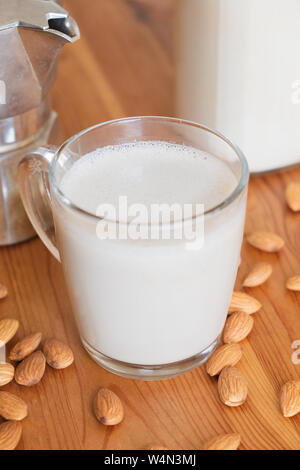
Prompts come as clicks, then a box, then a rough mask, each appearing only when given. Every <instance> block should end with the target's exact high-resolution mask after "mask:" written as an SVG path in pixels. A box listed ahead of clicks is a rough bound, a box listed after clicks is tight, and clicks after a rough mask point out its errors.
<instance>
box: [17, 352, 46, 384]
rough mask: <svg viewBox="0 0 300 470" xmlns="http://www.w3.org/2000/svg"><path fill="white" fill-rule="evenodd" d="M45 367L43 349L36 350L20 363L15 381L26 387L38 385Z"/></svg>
mask: <svg viewBox="0 0 300 470" xmlns="http://www.w3.org/2000/svg"><path fill="white" fill-rule="evenodd" d="M45 367H46V359H45V356H44V354H43V353H42V352H41V351H36V352H34V353H32V354H30V356H28V357H26V359H24V360H23V361H22V362H20V363H19V364H18V366H17V368H16V371H15V381H16V382H17V383H18V384H19V385H25V386H26V387H31V386H32V385H36V384H37V383H38V382H39V381H40V380H41V379H42V377H43V375H44V372H45Z"/></svg>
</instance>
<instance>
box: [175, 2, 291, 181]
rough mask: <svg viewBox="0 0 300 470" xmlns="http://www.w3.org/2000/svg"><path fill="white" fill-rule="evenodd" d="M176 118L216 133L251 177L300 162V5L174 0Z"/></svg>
mask: <svg viewBox="0 0 300 470" xmlns="http://www.w3.org/2000/svg"><path fill="white" fill-rule="evenodd" d="M177 20H178V21H177V86H176V102H177V105H176V106H177V116H178V117H182V118H184V119H190V120H193V121H196V122H201V123H203V124H206V125H208V126H209V127H212V128H215V129H218V130H219V131H220V132H223V133H224V134H225V135H226V136H228V137H229V138H230V139H232V140H233V141H234V142H236V143H237V144H238V145H239V146H240V148H241V149H242V150H243V152H244V153H245V155H246V157H247V160H248V163H249V167H250V171H251V172H255V173H256V172H264V171H270V170H274V169H279V168H284V167H287V166H290V165H294V164H297V163H299V162H300V132H299V126H300V59H299V53H300V1H299V0H178V11H177Z"/></svg>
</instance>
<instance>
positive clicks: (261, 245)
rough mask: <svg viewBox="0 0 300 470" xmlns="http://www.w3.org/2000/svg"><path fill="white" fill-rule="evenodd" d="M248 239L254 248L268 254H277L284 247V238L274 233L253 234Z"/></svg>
mask: <svg viewBox="0 0 300 470" xmlns="http://www.w3.org/2000/svg"><path fill="white" fill-rule="evenodd" d="M246 238H247V242H248V243H249V244H250V245H252V246H254V248H258V249H259V250H261V251H266V252H268V253H275V252H277V251H279V250H281V248H282V247H283V246H284V241H283V240H282V238H281V237H280V236H279V235H276V233H272V232H252V233H250V234H249V235H247V237H246Z"/></svg>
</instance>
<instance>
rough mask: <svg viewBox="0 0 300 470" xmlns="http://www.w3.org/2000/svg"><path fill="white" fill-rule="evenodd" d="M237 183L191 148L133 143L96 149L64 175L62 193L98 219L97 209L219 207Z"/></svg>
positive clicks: (208, 157)
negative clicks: (121, 205)
mask: <svg viewBox="0 0 300 470" xmlns="http://www.w3.org/2000/svg"><path fill="white" fill-rule="evenodd" d="M236 184H237V180H236V178H235V176H234V174H233V173H232V171H231V170H230V168H229V167H228V166H227V165H226V164H225V163H224V162H222V161H221V160H219V159H217V158H216V157H213V156H212V155H210V154H208V153H206V152H202V151H200V150H197V149H195V148H193V147H187V146H181V145H177V144H170V143H165V142H154V141H153V142H134V143H128V144H123V145H115V146H107V147H103V148H99V149H98V150H95V151H94V152H91V153H89V154H87V155H85V156H83V157H82V158H81V159H80V160H78V161H77V162H76V163H75V164H74V165H73V167H72V168H71V169H70V170H69V171H68V172H67V173H66V175H65V176H64V177H63V179H62V182H61V190H62V192H63V193H64V194H65V196H67V198H68V199H69V200H71V201H72V202H73V203H74V204H75V205H77V206H78V207H80V208H81V209H84V210H86V211H88V212H90V213H93V214H96V211H97V208H98V206H99V205H100V204H106V203H109V204H113V205H115V206H117V205H118V199H119V196H127V198H128V204H134V203H143V204H145V205H146V206H149V205H150V204H151V203H159V204H161V203H166V204H173V203H178V204H181V205H183V204H187V203H190V204H197V203H198V204H204V205H205V210H208V209H211V208H212V207H214V206H216V205H218V204H219V203H221V202H222V201H223V200H224V199H226V198H227V197H228V196H229V195H230V194H231V193H232V191H233V190H234V188H235V187H236Z"/></svg>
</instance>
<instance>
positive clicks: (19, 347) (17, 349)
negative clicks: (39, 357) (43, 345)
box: [9, 332, 42, 361]
mask: <svg viewBox="0 0 300 470" xmlns="http://www.w3.org/2000/svg"><path fill="white" fill-rule="evenodd" d="M41 339H42V333H40V332H38V333H33V334H31V335H28V336H26V337H25V338H23V339H22V340H21V341H19V342H18V343H17V344H16V345H15V346H14V347H13V348H12V350H11V351H10V354H9V359H10V360H11V361H22V359H24V358H25V357H27V356H29V354H31V353H32V352H33V351H35V350H36V349H37V347H38V346H39V344H40V342H41Z"/></svg>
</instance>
